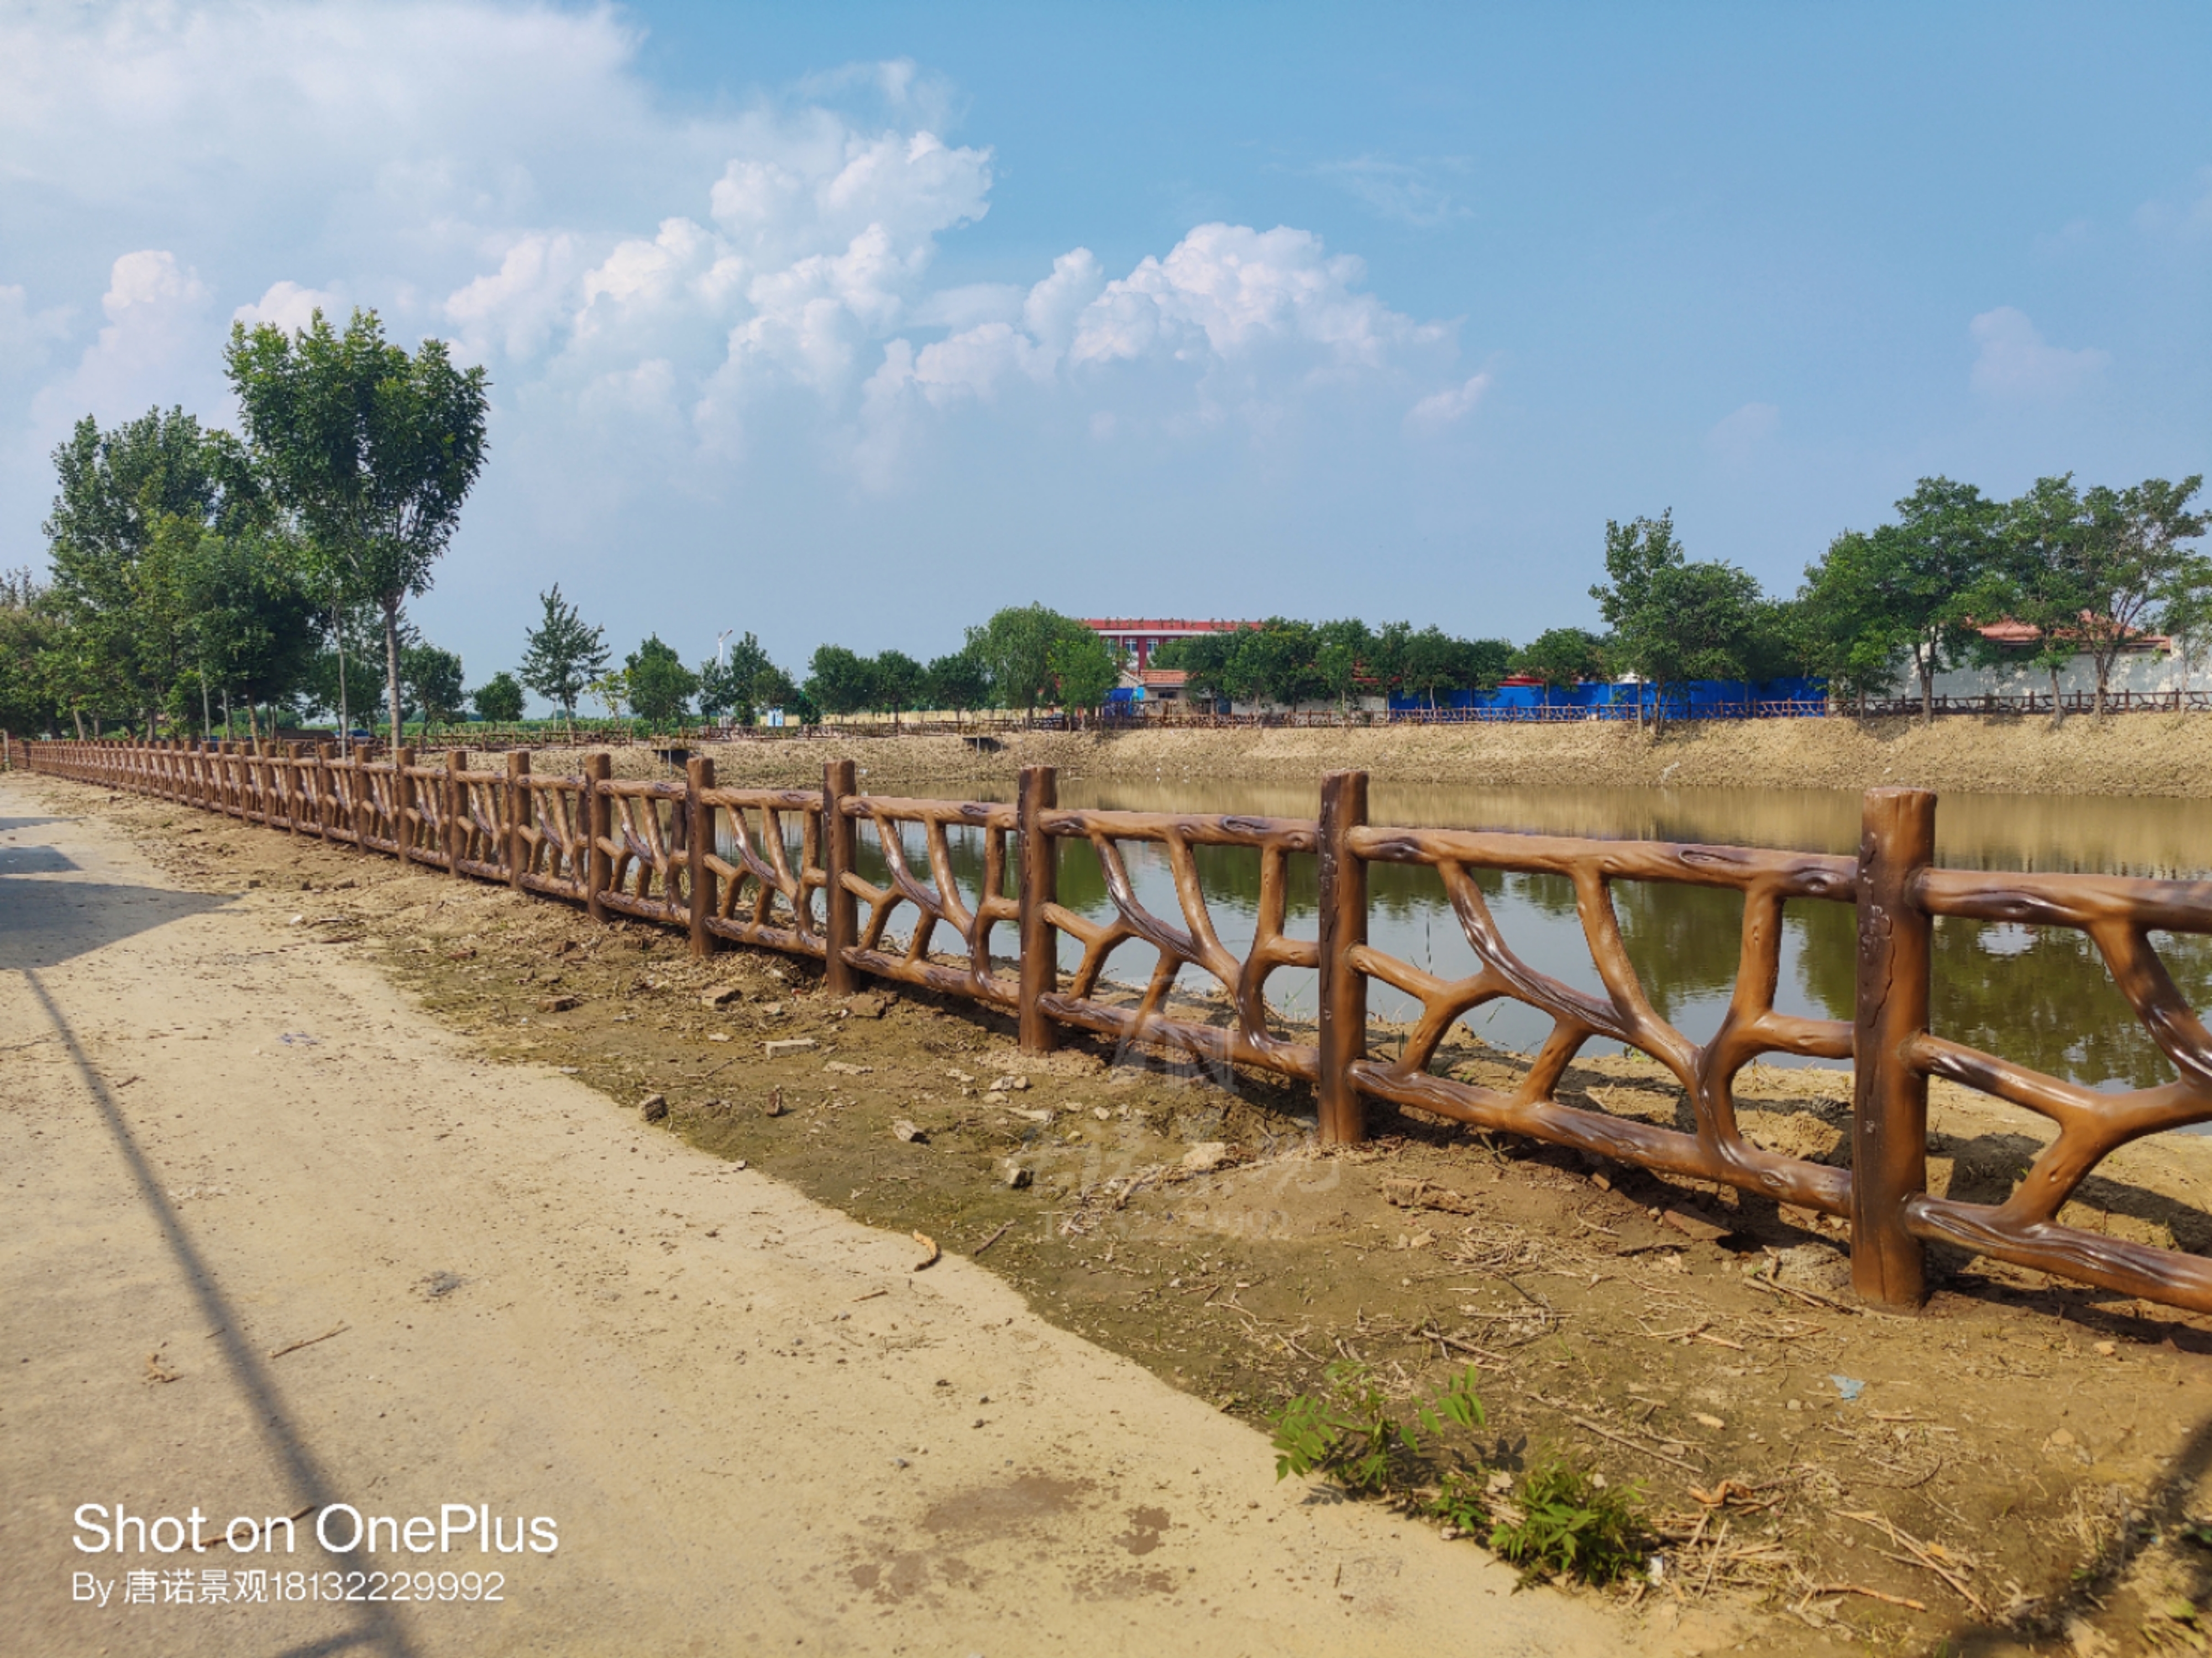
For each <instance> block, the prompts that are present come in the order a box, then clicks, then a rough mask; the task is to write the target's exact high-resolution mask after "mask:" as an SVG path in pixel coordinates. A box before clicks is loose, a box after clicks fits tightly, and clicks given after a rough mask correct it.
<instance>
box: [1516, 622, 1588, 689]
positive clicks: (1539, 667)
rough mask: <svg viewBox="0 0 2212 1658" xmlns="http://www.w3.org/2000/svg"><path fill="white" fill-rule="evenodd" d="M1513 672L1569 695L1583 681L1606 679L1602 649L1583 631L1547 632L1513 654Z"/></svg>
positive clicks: (1548, 630) (1544, 686)
mask: <svg viewBox="0 0 2212 1658" xmlns="http://www.w3.org/2000/svg"><path fill="white" fill-rule="evenodd" d="M1513 671H1515V672H1516V673H1522V674H1526V675H1527V676H1528V677H1529V678H1531V679H1533V680H1535V681H1536V682H1537V683H1539V684H1541V685H1542V686H1543V688H1544V691H1545V695H1546V700H1547V701H1548V700H1549V698H1550V694H1551V693H1552V692H1553V691H1571V690H1572V689H1574V688H1575V687H1576V686H1577V685H1579V684H1581V683H1583V682H1584V681H1585V680H1591V679H1602V678H1604V677H1605V646H1604V643H1603V641H1601V640H1600V639H1599V638H1598V636H1597V635H1595V634H1594V633H1591V632H1589V630H1588V629H1583V628H1547V629H1545V630H1544V631H1543V632H1542V633H1541V634H1538V635H1536V636H1535V638H1534V639H1532V640H1530V641H1528V644H1527V645H1526V646H1524V647H1522V649H1521V650H1519V651H1517V652H1516V653H1514V658H1513Z"/></svg>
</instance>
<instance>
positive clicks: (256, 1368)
mask: <svg viewBox="0 0 2212 1658" xmlns="http://www.w3.org/2000/svg"><path fill="white" fill-rule="evenodd" d="M33 884H35V885H42V886H46V888H47V889H48V890H51V891H54V892H76V893H82V892H86V891H90V892H94V893H100V892H126V893H136V892H143V891H146V890H147V889H143V888H131V887H122V888H108V887H91V888H87V887H82V886H77V885H74V884H64V883H29V882H8V883H0V893H4V891H5V889H7V888H10V887H22V886H28V885H33ZM152 896H155V897H164V898H179V899H182V898H186V897H188V896H189V895H185V894H177V893H155V894H153V895H152ZM216 902H217V901H216V900H213V899H206V900H200V901H197V907H198V908H211V907H212V906H213V905H214V903H216ZM187 913H189V912H187ZM14 914H15V911H14V910H13V909H11V908H10V907H9V903H8V902H7V899H6V897H4V896H0V950H4V949H5V948H6V947H7V946H8V945H9V943H10V941H11V938H12V928H13V917H14ZM162 919H168V918H167V917H164V918H162ZM149 924H157V923H149ZM138 930H140V929H138V928H134V927H129V926H126V927H124V928H122V929H121V930H120V931H119V932H115V933H114V934H113V935H112V936H114V937H127V936H129V934H130V933H131V932H134V931H138ZM99 942H102V943H105V942H107V940H106V939H104V938H103V939H101V940H100V941H99ZM12 964H13V963H11V965H12ZM23 981H24V982H25V983H26V984H27V985H28V986H29V987H30V990H31V994H32V995H33V997H34V998H36V999H37V1001H38V1004H39V1006H40V1009H42V1010H43V1011H44V1012H45V1013H46V1017H47V1019H48V1020H49V1021H50V1022H51V1023H52V1025H53V1028H54V1034H55V1035H57V1036H58V1037H59V1038H60V1039H61V1043H62V1046H63V1047H64V1048H66V1049H67V1050H68V1052H69V1056H70V1062H71V1063H72V1064H74V1065H75V1066H76V1072H77V1076H78V1078H80V1079H81V1080H82V1082H83V1084H84V1090H85V1092H86V1093H87V1094H88V1095H90V1096H92V1102H93V1104H94V1107H95V1108H97V1109H98V1110H99V1113H100V1122H101V1124H102V1126H103V1127H106V1130H107V1133H108V1136H109V1138H110V1139H112V1140H113V1141H114V1142H115V1149H116V1150H117V1151H118V1152H120V1153H121V1154H122V1157H123V1162H124V1165H125V1167H126V1168H127V1169H129V1170H130V1171H131V1180H132V1181H134V1182H135V1183H136V1184H137V1187H138V1195H139V1198H140V1199H141V1200H142V1201H143V1203H144V1204H145V1206H146V1210H147V1212H148V1213H149V1214H150V1215H151V1216H152V1217H153V1218H154V1224H155V1226H156V1227H158V1228H159V1229H160V1230H161V1240H162V1242H164V1243H165V1244H167V1247H168V1250H169V1254H170V1255H171V1256H172V1258H173V1259H174V1260H175V1261H176V1264H177V1267H178V1270H179V1272H182V1273H183V1274H184V1278H185V1284H187V1285H189V1286H190V1288H191V1292H192V1295H193V1297H194V1298H195V1299H196V1300H197V1302H198V1303H199V1306H200V1311H201V1315H202V1316H203V1317H204V1318H205V1319H206V1321H208V1323H209V1324H210V1326H211V1327H213V1328H214V1330H215V1331H216V1337H215V1339H216V1340H217V1341H218V1342H219V1343H220V1344H221V1345H222V1356H223V1360H224V1362H225V1363H226V1364H227V1365H228V1368H229V1370H230V1374H231V1380H232V1381H233V1382H234V1383H235V1384H236V1386H237V1388H238V1390H239V1392H240V1394H243V1395H244V1397H245V1400H246V1406H247V1407H248V1409H249V1410H250V1411H251V1412H252V1417H253V1420H254V1422H255V1423H256V1424H258V1427H259V1429H260V1430H261V1434H262V1436H263V1438H264V1439H265V1440H266V1441H267V1442H268V1444H269V1448H270V1450H271V1452H273V1453H274V1454H275V1455H276V1460H277V1461H278V1462H279V1463H280V1464H281V1465H282V1467H283V1469H284V1471H285V1473H286V1474H287V1475H288V1476H289V1479H290V1481H291V1487H292V1491H293V1493H294V1500H295V1502H296V1503H298V1504H299V1505H300V1506H301V1507H302V1508H305V1509H308V1510H309V1511H310V1512H311V1513H319V1511H320V1510H322V1509H325V1508H327V1507H329V1506H330V1505H331V1503H333V1502H335V1501H336V1500H337V1498H336V1497H333V1496H332V1494H331V1483H330V1480H329V1479H328V1478H327V1477H326V1476H325V1474H324V1473H323V1471H322V1469H321V1468H320V1467H319V1466H317V1464H316V1461H315V1458H314V1454H313V1452H312V1451H310V1450H309V1449H308V1448H307V1443H306V1442H305V1441H304V1440H303V1439H302V1438H301V1435H300V1431H299V1430H298V1429H297V1428H295V1426H294V1425H293V1424H292V1421H291V1418H289V1416H288V1415H287V1414H286V1413H285V1410H284V1405H283V1400H280V1399H278V1398H277V1396H276V1388H274V1387H272V1386H271V1385H270V1378H269V1374H268V1372H267V1370H265V1369H264V1368H263V1365H262V1362H261V1359H260V1357H259V1356H258V1355H257V1354H256V1353H255V1352H254V1351H253V1350H252V1348H251V1347H249V1346H248V1345H246V1338H245V1337H244V1336H243V1335H242V1334H240V1329H241V1327H242V1321H241V1320H240V1318H239V1316H238V1315H237V1313H236V1312H234V1310H233V1309H232V1308H231V1306H230V1304H229V1303H228V1302H227V1301H226V1300H225V1299H224V1298H223V1293H222V1289H221V1287H220V1286H219V1285H218V1284H216V1279H215V1274H214V1273H213V1272H211V1271H210V1269H209V1267H208V1265H207V1263H206V1261H204V1260H202V1259H201V1257H200V1254H199V1251H198V1249H197V1248H195V1247H194V1245H193V1243H192V1241H191V1237H190V1236H187V1235H186V1233H185V1228H184V1224H183V1222H182V1221H181V1220H180V1219H179V1218H178V1215H177V1212H176V1210H175V1209H174V1208H173V1207H172V1206H170V1203H169V1199H168V1195H167V1193H165V1192H164V1191H163V1190H162V1189H161V1181H158V1180H157V1179H155V1175H154V1171H153V1169H152V1168H151V1167H150V1166H149V1164H148V1163H147V1162H146V1156H145V1153H144V1152H143V1151H141V1150H140V1149H139V1145H138V1142H137V1139H136V1138H135V1137H134V1136H133V1135H132V1133H131V1125H130V1124H129V1123H128V1122H126V1121H125V1120H124V1116H123V1113H122V1112H121V1111H120V1110H119V1109H118V1108H117V1106H116V1103H115V1099H114V1096H112V1094H110V1093H109V1092H108V1090H107V1085H106V1084H105V1083H104V1082H102V1081H101V1080H100V1073H99V1072H97V1071H95V1070H94V1068H93V1065H92V1061H91V1060H89V1059H88V1058H87V1057H86V1055H85V1052H84V1048H83V1047H82V1044H81V1043H79V1042H78V1041H77V1038H76V1031H75V1030H74V1029H71V1028H70V1023H69V1021H68V1020H67V1019H66V1018H64V1017H63V1015H62V1011H61V1009H60V1008H59V1007H58V1006H57V1005H55V1003H54V999H53V998H52V996H51V995H49V994H47V993H46V986H45V985H44V984H42V983H40V981H39V975H37V974H36V973H34V972H32V971H30V970H29V969H24V971H23ZM334 1558H336V1559H337V1560H338V1561H339V1562H340V1563H341V1565H342V1567H343V1569H349V1570H354V1569H362V1568H365V1567H366V1566H367V1565H368V1564H374V1563H373V1562H370V1561H368V1560H367V1559H366V1558H364V1557H362V1556H361V1555H360V1554H359V1553H358V1552H349V1553H347V1554H343V1555H339V1556H336V1557H334ZM347 1604H348V1605H349V1607H350V1608H351V1609H352V1612H353V1616H354V1619H355V1623H356V1626H355V1628H354V1629H353V1630H351V1631H345V1632H343V1633H340V1634H337V1635H333V1636H330V1637H325V1638H322V1639H319V1640H315V1641H311V1642H309V1643H306V1644H305V1645H302V1646H296V1647H294V1648H292V1649H289V1654H287V1655H280V1658H308V1655H311V1654H319V1653H330V1652H338V1651H343V1650H345V1649H350V1648H355V1647H372V1648H374V1649H376V1650H378V1651H380V1652H383V1653H386V1654H389V1655H391V1658H410V1654H411V1653H412V1651H413V1648H412V1647H411V1646H410V1644H409V1643H408V1640H407V1637H406V1632H405V1631H404V1630H403V1629H402V1628H401V1627H400V1625H399V1621H398V1619H397V1618H396V1617H395V1616H394V1615H393V1614H392V1610H391V1608H390V1607H389V1606H386V1605H384V1604H382V1603H381V1602H378V1601H363V1602H360V1603H357V1604H356V1603H351V1602H349V1603H347Z"/></svg>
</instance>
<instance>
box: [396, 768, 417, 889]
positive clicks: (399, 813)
mask: <svg viewBox="0 0 2212 1658" xmlns="http://www.w3.org/2000/svg"><path fill="white" fill-rule="evenodd" d="M414 763H415V750H412V749H394V750H392V843H393V844H394V845H395V846H397V847H398V854H399V865H400V867H401V868H402V869H404V868H405V867H406V866H407V865H409V864H410V863H412V862H413V861H414V859H411V858H410V857H409V856H408V853H410V851H412V849H413V848H412V847H410V846H409V845H408V840H409V830H408V828H407V811H408V808H409V807H410V806H412V805H414V804H415V780H414V779H413V778H411V777H410V776H409V775H408V774H407V768H409V767H410V766H411V765H413V764H414Z"/></svg>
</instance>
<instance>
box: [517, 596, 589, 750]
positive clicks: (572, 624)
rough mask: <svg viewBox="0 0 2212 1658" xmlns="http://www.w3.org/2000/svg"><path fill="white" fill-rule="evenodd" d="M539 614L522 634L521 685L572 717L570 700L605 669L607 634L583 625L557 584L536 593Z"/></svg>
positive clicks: (582, 621) (573, 700)
mask: <svg viewBox="0 0 2212 1658" xmlns="http://www.w3.org/2000/svg"><path fill="white" fill-rule="evenodd" d="M538 604H540V605H541V606H543V607H544V616H542V617H541V618H540V619H539V622H538V625H537V626H536V627H535V628H530V629H525V630H524V633H523V636H522V668H521V678H522V683H524V684H526V685H527V686H528V687H529V688H530V689H532V690H533V691H536V692H537V693H538V695H540V696H542V697H544V699H545V700H546V701H548V702H550V703H553V704H554V705H556V707H557V708H560V710H561V714H562V718H563V719H565V720H570V721H572V722H573V721H574V719H575V718H576V699H577V698H578V697H579V696H580V695H583V693H584V692H585V691H586V689H589V688H590V686H591V683H592V681H593V680H595V679H597V678H598V677H599V676H600V675H601V674H603V673H605V671H606V668H607V635H606V629H604V628H594V627H592V626H590V625H589V624H587V623H586V622H585V620H584V618H583V616H582V614H581V613H580V611H578V610H577V609H576V607H575V606H574V605H573V604H569V603H568V600H566V599H564V598H562V597H561V584H560V583H559V582H557V581H556V582H555V583H554V584H553V587H552V591H551V592H543V593H540V594H538Z"/></svg>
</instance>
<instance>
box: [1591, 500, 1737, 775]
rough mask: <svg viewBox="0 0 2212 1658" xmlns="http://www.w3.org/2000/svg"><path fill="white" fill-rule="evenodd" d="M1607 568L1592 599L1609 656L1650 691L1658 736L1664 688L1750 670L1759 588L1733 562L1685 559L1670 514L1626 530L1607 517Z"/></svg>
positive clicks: (1664, 710) (1664, 707) (1641, 521)
mask: <svg viewBox="0 0 2212 1658" xmlns="http://www.w3.org/2000/svg"><path fill="white" fill-rule="evenodd" d="M1605 568H1606V574H1607V575H1608V576H1610V577H1611V578H1612V580H1610V581H1607V582H1604V583H1601V584H1600V585H1598V586H1594V587H1592V588H1591V589H1590V597H1591V598H1595V599H1596V600H1597V602H1598V610H1599V612H1600V614H1601V615H1602V616H1604V617H1605V619H1606V622H1607V624H1608V625H1609V626H1611V628H1612V629H1613V642H1612V646H1611V651H1612V654H1613V658H1614V659H1615V660H1616V661H1617V662H1619V663H1620V665H1622V666H1624V667H1626V668H1627V669H1628V670H1629V671H1631V672H1632V673H1635V674H1638V675H1639V676H1641V677H1642V678H1643V679H1644V681H1646V682H1647V683H1650V685H1651V687H1652V691H1653V702H1652V710H1653V713H1652V720H1653V729H1654V732H1655V733H1656V732H1658V731H1661V730H1663V729H1664V728H1665V725H1666V717H1667V688H1668V686H1669V685H1678V684H1681V683H1684V682H1686V681H1688V680H1692V679H1735V678H1737V677H1742V676H1744V675H1745V674H1746V673H1747V659H1746V658H1747V646H1748V644H1749V642H1750V635H1752V633H1753V629H1755V628H1757V627H1758V626H1759V606H1760V604H1762V603H1763V601H1762V599H1761V598H1760V596H1759V584H1758V582H1757V581H1755V580H1753V579H1752V578H1751V577H1750V576H1749V575H1747V574H1745V573H1744V572H1743V571H1741V570H1739V569H1738V568H1735V566H1734V565H1733V564H1723V563H1719V562H1700V563H1695V564H1693V563H1692V562H1689V559H1688V558H1687V556H1686V555H1685V554H1684V552H1683V550H1682V546H1681V544H1680V542H1679V541H1677V540H1676V539H1675V537H1674V514H1673V513H1672V512H1671V511H1670V512H1666V513H1661V514H1660V515H1659V516H1658V517H1657V518H1656V519H1650V518H1639V519H1636V520H1635V521H1634V522H1632V523H1630V524H1626V525H1624V524H1620V523H1618V522H1615V521H1612V520H1608V521H1607V524H1606V526H1605ZM1641 707H1642V702H1641V699H1640V698H1639V699H1638V708H1639V710H1640V709H1641ZM1639 717H1640V714H1639Z"/></svg>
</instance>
